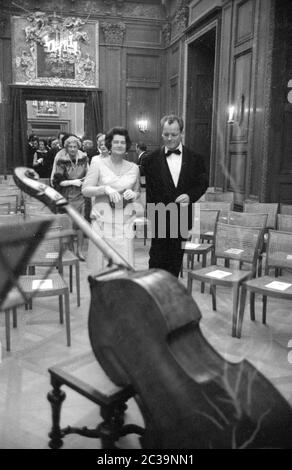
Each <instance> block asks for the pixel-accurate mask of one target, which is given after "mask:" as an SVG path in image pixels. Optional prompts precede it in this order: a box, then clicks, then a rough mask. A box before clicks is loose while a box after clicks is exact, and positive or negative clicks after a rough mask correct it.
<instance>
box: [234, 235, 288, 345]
mask: <svg viewBox="0 0 292 470" xmlns="http://www.w3.org/2000/svg"><path fill="white" fill-rule="evenodd" d="M273 268H274V269H275V270H277V269H292V233H291V232H280V231H276V230H270V231H269V237H268V245H267V259H266V268H265V276H263V277H261V278H257V279H252V280H248V281H246V282H244V283H243V284H242V289H241V299H240V308H239V315H238V328H237V336H238V338H240V337H241V330H242V322H243V316H244V309H245V301H246V293H247V291H249V292H250V318H251V320H252V321H255V294H256V293H258V294H260V295H262V296H263V310H262V322H263V324H266V314H267V297H268V296H270V297H275V298H278V299H289V300H292V278H291V276H290V277H284V276H283V277H276V278H275V277H274V276H271V275H270V270H271V269H273Z"/></svg>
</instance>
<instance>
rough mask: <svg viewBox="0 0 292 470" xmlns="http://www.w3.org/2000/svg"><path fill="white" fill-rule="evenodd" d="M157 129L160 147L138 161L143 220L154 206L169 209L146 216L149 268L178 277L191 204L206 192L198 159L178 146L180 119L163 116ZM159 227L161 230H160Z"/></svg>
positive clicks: (190, 224)
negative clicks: (149, 234)
mask: <svg viewBox="0 0 292 470" xmlns="http://www.w3.org/2000/svg"><path fill="white" fill-rule="evenodd" d="M161 129H162V138H163V142H164V146H163V147H162V148H160V149H158V150H155V151H154V152H152V153H151V154H149V155H148V156H146V157H145V158H144V159H143V160H142V165H143V172H144V174H145V176H146V198H147V217H149V213H150V212H151V214H153V210H152V209H153V206H154V205H155V207H156V208H158V207H159V206H160V207H161V203H162V205H163V207H165V208H169V209H170V210H165V211H160V212H159V210H155V216H154V217H150V219H151V225H152V241H151V248H150V252H149V256H150V258H149V268H160V269H165V270H166V271H169V272H170V273H172V274H173V275H174V276H176V277H178V276H179V272H180V269H181V264H182V259H183V247H182V243H183V242H184V241H185V240H186V237H187V233H186V232H187V231H188V230H189V229H191V227H192V222H193V204H194V203H195V202H196V201H197V200H198V199H199V198H200V197H201V196H202V194H204V192H205V191H206V189H207V187H208V177H207V174H206V170H205V166H204V162H203V159H202V157H201V156H200V155H198V154H196V153H195V152H193V151H192V150H190V149H188V148H186V147H185V146H184V145H182V131H183V120H182V118H180V117H179V116H176V115H168V116H164V117H163V118H162V119H161ZM157 205H159V206H157ZM185 215H186V217H185ZM162 218H163V219H164V220H161V219H162ZM154 222H156V223H155V226H154V227H153V224H154ZM162 225H164V229H165V230H162V231H161V227H162ZM182 225H184V227H183V226H182ZM173 228H174V230H173ZM175 229H177V230H175Z"/></svg>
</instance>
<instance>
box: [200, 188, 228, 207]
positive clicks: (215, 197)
mask: <svg viewBox="0 0 292 470" xmlns="http://www.w3.org/2000/svg"><path fill="white" fill-rule="evenodd" d="M234 196H235V194H234V192H232V191H225V192H217V191H216V192H206V193H205V201H209V202H230V203H231V210H233V207H234Z"/></svg>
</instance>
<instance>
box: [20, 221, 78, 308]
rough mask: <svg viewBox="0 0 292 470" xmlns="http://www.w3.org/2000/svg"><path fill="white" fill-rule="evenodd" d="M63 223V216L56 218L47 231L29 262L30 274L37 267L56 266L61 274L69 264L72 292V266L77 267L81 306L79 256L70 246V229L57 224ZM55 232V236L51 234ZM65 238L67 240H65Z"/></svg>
mask: <svg viewBox="0 0 292 470" xmlns="http://www.w3.org/2000/svg"><path fill="white" fill-rule="evenodd" d="M58 223H62V218H61V219H60V218H58V217H56V218H55V221H54V222H53V223H52V225H51V227H50V230H49V231H48V232H47V236H46V238H45V239H44V240H43V241H42V242H41V243H40V245H39V246H38V248H37V250H36V251H35V253H34V255H33V257H32V258H31V259H30V261H29V263H28V267H29V274H35V267H37V266H39V267H51V268H53V267H56V268H57V269H58V271H59V273H60V274H61V275H63V272H64V267H65V266H69V287H70V292H72V290H73V282H72V268H73V267H75V276H76V295H77V306H78V307H80V263H79V259H78V257H77V256H76V255H75V254H74V253H73V252H72V251H71V250H70V249H69V248H68V246H67V243H68V240H67V239H68V235H70V234H71V231H70V230H64V231H63V226H58V225H55V224H58ZM52 234H55V238H51V235H52ZM64 239H65V240H67V242H64Z"/></svg>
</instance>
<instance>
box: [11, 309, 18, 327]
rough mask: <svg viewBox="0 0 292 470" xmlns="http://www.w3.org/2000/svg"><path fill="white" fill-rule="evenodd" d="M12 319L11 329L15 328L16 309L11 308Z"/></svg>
mask: <svg viewBox="0 0 292 470" xmlns="http://www.w3.org/2000/svg"><path fill="white" fill-rule="evenodd" d="M12 319H13V323H12V324H13V328H17V308H16V307H13V309H12Z"/></svg>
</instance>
